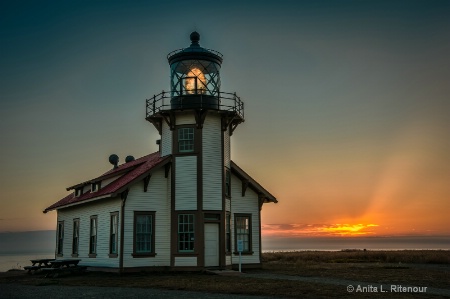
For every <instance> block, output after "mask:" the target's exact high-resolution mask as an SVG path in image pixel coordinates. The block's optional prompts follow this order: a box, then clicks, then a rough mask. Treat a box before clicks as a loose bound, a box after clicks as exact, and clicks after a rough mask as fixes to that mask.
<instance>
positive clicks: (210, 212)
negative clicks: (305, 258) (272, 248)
mask: <svg viewBox="0 0 450 299" xmlns="http://www.w3.org/2000/svg"><path fill="white" fill-rule="evenodd" d="M190 40H191V44H190V45H189V46H188V47H186V48H183V49H179V50H175V51H173V52H171V53H169V54H168V56H167V59H168V62H169V66H170V90H167V91H163V92H161V93H159V94H157V95H154V96H152V97H151V98H149V99H147V100H146V116H145V118H146V120H147V121H149V122H150V123H151V124H152V125H153V126H154V127H155V128H156V130H158V132H159V134H160V136H161V137H160V139H159V140H158V141H157V143H158V144H159V150H158V151H157V152H154V153H150V154H148V155H146V156H143V157H139V158H136V159H135V158H134V157H131V156H130V157H127V158H126V159H125V163H123V164H120V165H119V161H120V160H119V157H118V156H117V155H111V156H110V159H109V160H110V162H111V163H112V164H113V165H114V167H113V168H112V169H110V170H108V171H106V172H103V174H101V175H100V176H94V177H93V178H92V177H91V179H87V180H86V181H83V182H78V183H76V184H75V185H72V186H70V187H67V188H66V189H67V191H71V193H69V194H68V195H66V196H65V197H64V198H62V199H60V200H59V201H57V202H56V203H54V204H53V205H51V206H49V207H48V208H46V209H45V210H44V212H45V213H47V212H49V211H53V210H56V211H57V232H56V240H57V242H56V244H55V257H56V258H57V259H63V258H67V257H71V258H78V259H80V260H81V261H80V265H84V266H87V267H94V268H95V269H107V270H108V271H111V270H114V269H116V270H117V271H118V272H128V271H143V270H154V269H156V270H161V269H171V270H202V269H205V268H208V269H210V268H216V269H225V268H237V267H238V263H239V265H240V264H242V267H244V268H248V267H258V266H260V265H261V252H262V247H261V209H262V207H263V205H264V204H266V203H276V202H277V199H276V198H275V197H274V196H273V195H272V194H270V193H269V192H268V191H267V190H266V189H265V188H264V187H262V186H261V185H260V184H259V183H258V182H257V181H256V180H255V179H253V178H252V177H251V176H250V175H249V174H247V173H246V172H245V171H244V170H243V169H242V168H240V167H239V166H238V165H237V164H236V163H235V162H234V161H232V159H231V153H230V142H231V136H232V135H233V133H234V131H235V129H236V128H237V126H238V125H239V124H241V123H243V122H244V103H243V101H242V100H241V99H240V98H239V97H238V96H237V95H236V93H235V92H225V91H222V89H221V85H220V68H221V65H222V62H223V56H222V54H220V53H219V52H217V51H214V50H210V49H206V48H203V47H201V46H200V35H199V34H198V33H197V32H193V33H192V34H191V35H190Z"/></svg>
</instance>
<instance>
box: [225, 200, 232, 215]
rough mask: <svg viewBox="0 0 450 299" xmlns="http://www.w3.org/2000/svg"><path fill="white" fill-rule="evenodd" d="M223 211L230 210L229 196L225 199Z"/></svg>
mask: <svg viewBox="0 0 450 299" xmlns="http://www.w3.org/2000/svg"><path fill="white" fill-rule="evenodd" d="M225 211H227V212H230V211H231V200H230V199H229V198H227V199H225Z"/></svg>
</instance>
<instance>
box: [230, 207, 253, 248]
mask: <svg viewBox="0 0 450 299" xmlns="http://www.w3.org/2000/svg"><path fill="white" fill-rule="evenodd" d="M234 219H235V220H234V221H235V233H236V244H235V248H236V250H237V241H238V240H242V241H243V243H244V251H243V252H248V253H251V249H252V244H251V230H252V226H251V216H250V215H247V214H235V216H234Z"/></svg>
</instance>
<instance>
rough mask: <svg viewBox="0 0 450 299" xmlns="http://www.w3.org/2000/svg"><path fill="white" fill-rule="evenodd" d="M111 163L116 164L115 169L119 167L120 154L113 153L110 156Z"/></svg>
mask: <svg viewBox="0 0 450 299" xmlns="http://www.w3.org/2000/svg"><path fill="white" fill-rule="evenodd" d="M109 163H111V164H112V165H114V169H116V168H117V167H118V166H117V164H119V156H117V155H116V154H112V155H111V156H109Z"/></svg>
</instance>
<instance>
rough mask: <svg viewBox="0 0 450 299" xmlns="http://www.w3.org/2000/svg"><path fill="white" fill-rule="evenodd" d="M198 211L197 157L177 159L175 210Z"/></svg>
mask: <svg viewBox="0 0 450 299" xmlns="http://www.w3.org/2000/svg"><path fill="white" fill-rule="evenodd" d="M196 209H197V156H186V157H176V158H175V210H177V211H179V210H196Z"/></svg>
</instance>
